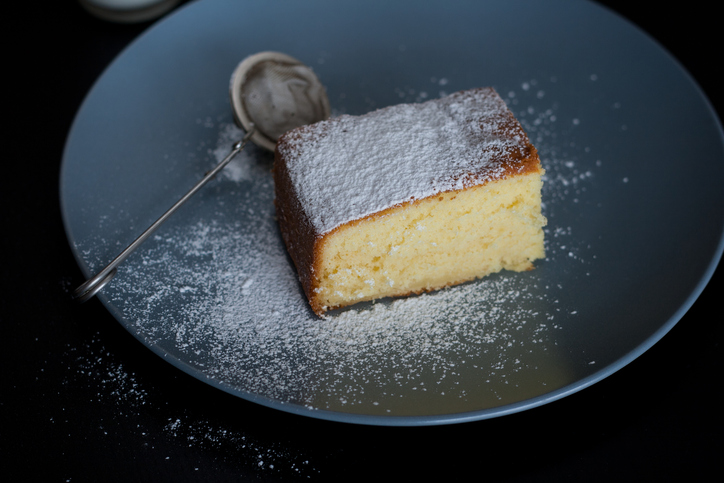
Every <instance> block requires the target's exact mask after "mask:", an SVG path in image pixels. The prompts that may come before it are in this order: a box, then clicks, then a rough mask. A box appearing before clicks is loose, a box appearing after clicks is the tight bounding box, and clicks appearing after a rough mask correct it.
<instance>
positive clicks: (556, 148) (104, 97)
mask: <svg viewBox="0 0 724 483" xmlns="http://www.w3.org/2000/svg"><path fill="white" fill-rule="evenodd" d="M263 50H277V51H281V52H285V53H288V54H290V55H292V56H294V57H297V58H299V59H300V60H302V61H303V62H306V63H307V64H309V65H311V66H312V67H313V68H314V69H315V71H316V72H317V74H318V75H319V77H320V79H321V80H322V82H323V83H324V84H325V85H326V86H327V89H328V92H329V97H330V101H331V104H332V108H333V111H334V113H335V114H340V113H350V114H361V113H364V112H367V111H369V110H371V109H374V108H377V107H383V106H387V105H390V104H395V103H399V102H416V101H422V100H425V99H431V98H434V97H438V96H440V95H443V94H445V93H450V92H453V91H457V90H461V89H466V88H472V87H479V86H493V87H495V88H496V89H497V90H498V92H499V93H500V94H501V96H502V97H503V98H505V99H506V100H507V101H508V103H509V105H510V108H511V110H513V112H514V113H515V114H516V116H518V117H519V119H520V120H521V122H522V123H523V124H524V126H525V128H526V129H527V130H528V132H529V134H530V136H531V138H532V140H533V142H534V144H536V146H537V147H538V148H539V151H540V153H541V155H542V158H543V162H544V165H545V168H546V170H547V174H546V185H545V190H544V193H543V195H544V200H545V206H544V211H545V214H546V215H547V217H548V220H549V225H548V228H547V234H546V237H547V242H546V243H547V258H546V259H545V260H542V261H540V262H539V263H538V264H537V268H536V270H534V271H532V272H528V273H524V274H513V273H502V274H498V275H495V276H492V277H489V278H487V279H485V280H482V281H479V282H475V283H469V284H465V285H463V286H460V287H456V288H452V289H449V290H444V291H441V292H437V293H434V294H428V295H423V296H420V297H412V298H408V299H400V300H396V301H387V300H385V301H382V302H378V303H376V304H366V305H363V306H360V307H355V308H353V309H352V310H347V311H344V312H340V313H336V314H333V315H332V316H331V317H330V318H328V319H326V320H319V319H316V318H315V317H314V316H313V315H312V314H311V312H310V311H309V309H308V307H307V304H306V301H305V300H304V298H303V296H302V294H301V292H300V289H299V286H298V284H297V282H296V279H295V274H294V271H293V269H292V267H291V265H290V263H289V260H288V259H287V257H286V253H285V251H284V248H283V246H282V244H281V241H280V238H279V236H278V233H277V228H276V224H275V221H274V211H273V206H272V199H273V195H272V181H271V177H270V173H269V170H270V167H271V156H270V155H269V154H268V153H266V152H263V151H262V150H260V149H255V148H251V149H249V150H248V151H247V152H245V153H243V154H242V155H241V156H240V157H239V159H238V160H235V161H234V162H233V163H232V165H231V166H229V167H228V168H227V170H226V171H225V172H224V173H223V174H222V175H220V176H219V177H218V178H217V179H216V180H214V181H213V182H212V183H211V185H209V186H207V187H206V188H205V189H204V190H203V191H202V192H201V193H199V194H198V195H197V196H196V197H195V198H194V199H193V200H192V201H191V202H190V203H189V204H188V205H186V206H184V208H183V209H182V210H181V211H180V212H179V213H177V215H176V216H175V217H174V218H173V219H172V220H170V221H169V222H168V223H167V224H166V225H164V227H163V228H162V229H161V230H160V231H159V232H158V234H157V236H155V237H154V238H153V239H151V240H149V241H148V242H147V243H146V244H145V245H144V246H143V247H142V248H141V250H140V251H139V252H137V253H136V254H134V256H132V257H131V258H130V259H129V260H127V262H126V263H125V264H124V265H122V267H121V269H120V270H119V274H118V276H117V277H116V279H114V281H113V282H112V283H111V284H110V285H109V286H108V287H106V288H105V289H104V291H103V292H102V293H101V294H100V299H101V301H102V302H103V304H104V305H105V306H106V307H107V308H108V310H109V311H110V312H111V313H112V314H113V316H114V317H115V318H117V319H118V321H119V322H120V323H121V324H122V325H123V326H124V327H125V328H126V329H128V331H130V332H131V333H132V334H134V335H135V336H136V337H137V338H138V339H139V340H140V341H141V342H142V343H143V344H145V345H146V346H147V347H149V348H150V349H151V350H153V351H154V352H156V353H157V354H159V355H161V356H162V357H164V358H165V359H166V360H168V361H169V362H171V363H172V364H174V365H175V366H177V367H178V368H180V369H181V370H184V371H186V372H188V373H189V374H192V375H193V376H195V377H197V378H199V379H201V380H203V381H205V382H207V383H209V384H211V385H212V386H215V387H218V388H220V389H222V390H224V391H228V392H230V393H232V394H235V395H238V396H239V397H242V398H245V399H249V400H253V401H257V402H259V403H261V404H264V405H267V406H271V407H274V408H278V409H281V410H285V411H290V412H294V413H299V414H304V415H309V416H314V417H319V418H325V419H332V420H339V421H347V422H355V423H367V424H382V425H424V424H439V423H447V422H461V421H467V420H476V419H484V418H489V417H494V416H499V415H503V414H507V413H512V412H516V411H521V410H524V409H527V408H530V407H534V406H538V405H541V404H544V403H547V402H549V401H553V400H555V399H558V398H561V397H563V396H565V395H567V394H570V393H572V392H575V391H578V390H580V389H582V388H585V387H586V386H588V385H590V384H592V383H594V382H596V381H598V380H600V379H602V378H604V377H606V376H608V375H609V374H611V373H613V372H614V371H616V370H618V369H620V368H621V367H623V366H624V365H626V364H627V363H628V362H630V361H631V360H633V359H634V358H636V357H637V356H639V355H640V354H641V353H643V352H644V351H645V350H646V349H647V348H649V347H650V346H651V345H653V344H654V343H655V342H656V341H657V340H659V339H660V338H661V337H662V336H663V335H664V334H665V333H666V332H667V331H668V330H670V329H671V327H672V326H673V325H674V324H675V323H676V322H677V321H678V320H679V319H680V318H681V316H682V315H683V314H684V312H685V311H686V310H687V309H688V308H689V307H690V306H691V304H692V303H693V302H694V300H695V299H696V297H697V296H698V295H699V293H700V292H701V291H702V289H703V287H704V285H705V284H706V282H707V281H708V279H709V277H710V276H711V274H712V272H713V270H714V267H715V266H716V264H717V262H718V260H719V258H720V256H721V252H722V227H723V226H724V198H723V196H724V195H723V192H722V190H721V189H720V184H719V180H720V179H722V177H723V176H724V143H723V142H722V130H721V126H720V124H719V122H718V120H717V118H716V115H715V113H714V112H713V111H712V109H711V107H710V105H709V104H708V102H707V100H706V99H705V97H704V96H703V95H702V93H701V91H700V90H699V88H698V87H697V86H696V84H695V83H694V82H693V81H692V79H691V78H690V77H689V76H688V75H687V74H686V73H685V72H684V71H683V70H682V68H681V67H680V66H679V65H678V64H677V63H676V62H675V61H674V60H672V58H671V57H670V56H669V55H668V54H667V53H666V52H664V51H663V49H661V48H660V47H659V46H658V45H657V44H656V43H654V42H653V41H652V40H651V39H649V38H648V37H647V36H646V35H644V34H643V33H642V32H641V31H639V30H638V29H637V28H635V27H633V26H632V25H630V24H629V23H627V22H626V21H624V20H622V19H621V18H619V17H617V16H616V15H614V14H612V13H611V12H609V11H607V10H605V9H603V8H601V7H600V6H598V5H596V4H593V3H589V2H586V1H548V2H533V1H512V0H501V1H488V2H477V1H455V2H452V3H451V2H420V1H398V2H387V1H375V0H367V1H365V2H351V1H338V0H334V1H332V0H329V1H325V0H315V1H306V2H238V1H222V0H208V1H201V2H197V3H192V4H189V5H188V6H186V7H185V8H182V9H180V10H179V11H177V12H176V13H174V14H173V15H171V16H170V17H168V18H167V19H165V20H163V21H162V22H160V23H158V24H157V25H155V26H154V27H153V28H151V29H150V30H148V31H147V32H146V33H145V34H144V35H142V36H141V37H140V38H139V39H138V40H137V41H135V42H134V43H133V44H132V45H131V46H130V47H129V48H128V49H127V50H126V51H125V52H123V54H121V55H120V56H119V57H118V58H117V59H116V61H115V62H114V63H113V64H112V65H111V66H110V67H109V69H108V70H107V71H106V72H105V73H104V74H103V75H102V76H101V78H100V79H99V80H98V82H97V83H96V84H95V86H94V87H93V89H92V90H91V92H90V93H89V94H88V97H87V98H86V100H85V102H84V103H83V105H82V108H81V109H80V111H79V113H78V116H77V118H76V120H75V123H74V124H73V127H72V130H71V132H70V135H69V138H68V141H67V146H66V150H65V155H64V160H63V166H62V174H61V200H62V209H63V217H64V221H65V226H66V230H67V233H68V238H69V240H70V243H71V246H72V247H73V250H74V253H75V256H76V258H77V259H78V263H79V264H80V267H81V269H82V270H83V272H84V274H86V275H88V276H89V275H91V274H92V273H93V272H95V271H96V270H98V269H99V268H101V267H102V266H104V265H105V264H106V263H107V262H108V261H110V260H111V259H112V258H113V257H114V256H115V255H116V254H117V253H118V252H119V251H120V250H121V249H122V248H123V247H125V246H126V245H127V244H128V243H129V242H130V241H132V240H133V238H135V236H137V235H138V234H139V233H140V232H141V231H142V230H143V229H144V228H145V227H146V226H147V225H148V224H149V223H150V222H152V221H153V220H155V219H156V217H158V216H159V215H160V214H161V213H162V212H163V211H164V210H165V209H166V208H168V207H169V206H170V205H171V204H172V203H173V202H174V201H175V200H176V199H177V198H178V197H179V196H180V195H181V194H183V193H184V192H185V191H186V190H187V189H188V188H189V187H190V186H191V185H192V184H193V183H194V182H195V181H196V180H197V179H199V178H200V177H201V176H202V175H203V173H204V172H205V171H206V170H208V169H209V168H210V167H212V166H213V165H215V164H216V162H217V160H218V159H220V157H222V156H223V155H225V154H226V152H227V150H228V149H229V147H230V146H231V143H232V142H233V141H234V140H236V138H238V137H239V136H240V135H241V133H240V132H239V131H238V130H237V129H236V128H235V127H234V126H233V123H232V114H231V110H230V107H229V101H228V92H227V90H228V85H229V78H230V75H231V72H232V71H233V69H234V67H235V66H236V64H237V63H238V62H239V61H240V60H241V59H242V58H244V57H246V56H247V55H250V54H252V53H255V52H259V51H263ZM340 202H344V201H343V200H340Z"/></svg>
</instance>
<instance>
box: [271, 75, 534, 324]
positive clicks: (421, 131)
mask: <svg viewBox="0 0 724 483" xmlns="http://www.w3.org/2000/svg"><path fill="white" fill-rule="evenodd" d="M542 174H543V169H542V168H541V165H540V159H539V158H538V153H537V151H536V149H535V148H534V147H533V145H532V144H531V143H530V141H529V139H528V136H527V135H526V133H525V132H524V131H523V128H522V127H521V126H520V124H519V123H518V121H517V120H516V119H515V117H514V116H513V114H512V113H511V112H510V111H509V110H508V108H507V106H506V104H505V102H504V101H503V100H502V99H501V98H500V97H499V96H498V94H497V93H496V92H495V90H493V89H492V88H481V89H473V90H468V91H463V92H458V93H455V94H452V95H450V96H448V97H445V98H442V99H436V100H432V101H428V102H425V103H421V104H401V105H397V106H392V107H387V108H384V109H380V110H377V111H374V112H371V113H369V114H366V115H363V116H347V115H344V116H340V117H337V118H333V119H330V120H327V121H322V122H319V123H316V124H312V125H310V126H303V127H300V128H297V129H294V130H292V131H289V132H287V133H286V134H284V135H283V136H282V137H281V138H280V139H279V142H278V143H277V147H276V153H275V161H274V182H275V190H276V192H275V195H276V199H275V205H276V210H277V217H278V221H279V227H280V229H281V233H282V236H283V237H284V242H285V243H286V246H287V249H288V251H289V254H290V256H291V258H292V260H293V261H294V264H295V265H296V268H297V272H298V274H299V278H300V280H301V283H302V286H303V287H304V291H305V293H306V295H307V297H308V299H309V303H310V305H311V306H312V310H314V312H315V313H316V314H318V315H320V316H321V315H323V314H324V313H325V312H326V311H327V310H330V309H333V308H339V307H344V306H348V305H351V304H354V303H357V302H361V301H364V300H372V299H376V298H380V297H389V296H393V297H394V296H402V295H408V294H413V293H420V292H424V291H429V290H435V289H438V288H441V287H445V286H448V285H454V284H458V283H461V282H465V281H468V280H473V279H475V278H477V277H483V276H485V275H488V274H490V273H494V272H498V271H500V270H502V269H507V270H513V271H522V270H530V269H532V268H533V263H532V262H533V260H536V259H539V258H542V257H543V256H544V250H543V229H542V227H543V226H544V225H545V224H546V219H545V218H544V217H543V215H542V214H541V187H542V179H541V175H542Z"/></svg>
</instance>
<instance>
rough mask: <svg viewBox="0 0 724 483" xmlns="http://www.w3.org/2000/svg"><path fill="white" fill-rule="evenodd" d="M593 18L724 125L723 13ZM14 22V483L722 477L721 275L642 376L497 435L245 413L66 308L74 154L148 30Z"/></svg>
mask: <svg viewBox="0 0 724 483" xmlns="http://www.w3.org/2000/svg"><path fill="white" fill-rule="evenodd" d="M600 3H602V4H605V5H607V6H609V7H610V8H612V9H613V10H615V11H617V12H619V13H620V14H621V15H622V16H624V17H626V18H628V19H629V20H631V21H632V22H634V23H636V24H637V25H638V26H639V27H641V28H642V29H643V30H645V31H647V32H648V33H649V34H650V35H651V36H653V37H654V38H655V39H656V40H658V41H659V42H660V43H661V44H662V45H663V46H664V47H665V48H666V49H667V50H668V51H669V52H670V53H671V54H672V55H673V56H674V57H676V58H677V59H678V60H679V61H680V62H681V63H682V65H683V66H684V67H685V68H686V69H687V70H688V71H689V72H690V73H691V74H692V76H693V77H694V78H695V79H696V80H697V81H698V82H699V84H700V86H701V87H702V89H703V90H704V92H705V93H706V94H707V95H708V96H709V99H710V100H711V102H712V103H713V105H714V106H715V108H716V109H717V110H718V112H719V113H720V114H719V115H720V117H721V113H722V112H724V101H723V96H722V94H721V90H720V84H721V82H720V78H719V76H718V70H719V64H720V63H721V61H720V57H721V55H720V51H721V47H722V41H721V37H720V34H719V29H718V27H719V25H718V22H719V21H718V19H717V17H716V16H715V15H713V12H709V13H708V14H707V12H704V11H702V9H701V7H693V8H692V9H690V10H688V9H686V7H684V8H682V6H681V5H679V6H678V8H677V9H676V10H674V9H668V8H667V9H664V8H661V6H659V8H657V9H656V10H644V9H641V7H635V6H632V5H630V4H631V3H634V2H621V1H605V2H600ZM4 19H5V25H6V27H5V28H4V29H3V30H4V32H5V33H4V35H3V36H4V38H5V41H4V52H5V59H9V60H10V64H9V68H6V69H5V70H4V71H5V74H4V75H3V77H4V78H5V80H6V81H9V86H10V88H9V89H7V88H6V90H5V92H4V95H5V99H6V102H5V103H4V106H5V109H4V110H3V112H4V113H5V117H6V122H5V125H6V127H5V128H4V133H3V154H4V156H3V157H4V159H3V164H4V166H5V173H4V176H2V197H3V210H2V220H3V223H2V224H3V235H2V253H3V257H2V260H3V263H2V294H3V295H2V302H1V307H2V308H1V310H0V321H1V322H2V324H1V326H2V329H3V330H2V334H3V336H2V346H3V347H2V349H3V350H2V368H3V376H2V391H1V392H0V455H2V461H3V466H4V470H3V473H5V474H7V473H8V471H9V474H10V478H9V479H8V480H7V481H18V480H21V481H22V480H31V479H34V478H33V477H35V479H38V478H39V480H40V481H71V482H78V481H150V480H154V481H199V480H200V481H247V480H249V481H277V480H296V479H300V480H301V479H304V480H307V479H309V480H318V479H323V480H348V479H355V478H357V477H363V478H372V477H384V478H385V479H388V478H389V477H396V478H398V479H400V480H402V481H408V480H419V479H421V478H422V477H424V476H431V477H439V478H445V479H446V480H450V479H463V478H465V479H467V478H472V479H479V480H489V481H514V482H523V481H621V480H625V481H648V480H652V481H670V480H676V481H678V480H680V479H682V477H688V481H700V480H702V479H703V475H708V474H709V472H710V471H712V470H713V471H714V472H716V471H717V470H718V469H719V465H718V459H719V458H720V457H721V454H722V445H721V432H722V429H723V427H722V418H721V412H720V410H719V407H720V403H718V402H717V401H718V400H719V390H721V388H722V369H723V367H722V351H721V345H720V344H721V339H722V323H721V322H722V316H721V310H720V307H719V297H721V296H722V286H723V285H722V270H721V268H720V269H719V270H718V271H717V272H715V274H714V276H713V279H712V280H711V282H710V284H709V285H708V287H707V288H706V289H705V290H704V292H703V294H702V295H701V297H700V298H699V300H698V301H697V302H696V303H695V304H694V306H693V307H692V308H691V309H690V310H689V311H688V313H687V314H686V315H685V316H684V317H683V318H682V320H681V321H680V322H679V323H678V324H677V325H676V326H675V327H674V328H673V330H671V332H669V333H668V334H667V335H666V336H665V337H664V338H663V339H662V340H661V341H660V342H659V343H657V344H656V345H654V346H653V347H652V348H651V349H649V350H648V351H647V352H645V353H644V354H643V355H642V356H641V357H639V358H638V359H636V360H635V361H633V362H632V363H631V364H629V365H627V366H626V367H624V368H623V369H621V370H620V371H618V372H616V373H614V374H613V375H611V376H610V377H608V378H606V379H604V380H603V381H601V382H598V383H596V384H594V385H593V386H591V387H589V388H587V389H585V390H583V391H580V392H578V393H575V394H573V395H571V396H568V397H566V398H563V399H561V400H559V401H556V402H553V403H551V404H547V405H544V406H542V407H538V408H535V409H532V410H528V411H524V412H521V413H517V414H513V415H509V416H504V417H500V418H496V419H490V420H483V421H479V422H473V423H464V424H455V425H448V426H433V427H418V428H394V427H373V426H358V425H351V424H344V423H335V422H329V421H323V420H317V419H312V418H306V417H301V416H296V415H292V414H287V413H283V412H279V411H275V410H272V409H268V408H265V407H262V406H259V405H256V404H254V403H251V402H247V401H245V400H241V399H238V398H236V397H233V396H231V395H228V394H226V393H224V392H221V391H219V390H217V389H214V388H212V387H210V386H207V385H206V384H204V383H202V382H200V381H198V380H196V379H194V378H192V377H190V376H188V375H186V374H184V373H182V372H180V371H179V370H177V369H175V368H174V367H172V366H171V365H170V364H168V363H167V362H165V361H164V360H162V359H161V358H159V357H158V356H156V355H155V354H153V353H151V351H149V350H148V349H146V348H145V347H143V346H142V345H141V344H140V343H139V342H138V341H137V340H136V339H134V338H133V337H132V336H131V335H129V334H128V333H127V332H126V331H125V330H124V329H123V328H122V327H121V326H120V324H118V323H117V322H116V321H115V319H114V318H113V317H112V316H111V315H110V314H109V313H108V312H107V311H106V310H105V308H104V307H103V306H102V305H101V304H100V302H98V301H97V300H92V301H90V302H88V303H86V304H83V305H78V304H75V303H73V302H72V301H71V300H70V292H71V290H72V288H74V287H75V286H77V285H78V284H79V283H80V282H81V281H82V275H81V272H80V270H79V269H78V267H77V265H76V263H75V260H74V259H73V256H72V254H71V251H70V249H69V247H68V243H67V241H66V238H65V233H64V230H63V225H62V221H61V216H60V208H59V196H58V177H59V169H60V163H61V156H62V150H63V146H64V143H65V138H66V136H67V134H68V131H69V129H70V125H71V122H72V120H73V117H74V115H75V113H76V111H77V110H78V108H79V106H80V104H81V102H82V100H83V98H84V96H85V95H86V93H87V92H88V90H89V88H90V87H91V86H92V84H93V82H94V81H95V80H96V79H97V77H98V76H99V75H100V74H101V72H102V71H103V70H104V69H105V68H106V67H107V66H108V65H109V63H110V62H111V61H112V60H113V59H114V57H115V56H116V55H117V54H118V53H119V52H120V51H121V50H122V49H123V48H125V47H126V46H127V45H128V44H129V43H130V42H131V41H132V40H133V39H134V38H135V37H137V36H138V35H139V34H141V33H142V32H143V31H144V30H146V29H147V28H149V26H150V25H152V22H145V23H141V24H115V23H110V22H107V21H104V20H100V19H98V18H96V17H93V16H92V15H90V14H88V13H87V12H86V11H85V10H84V9H83V8H82V7H80V6H79V4H78V3H77V2H72V1H71V2H45V4H44V5H43V6H42V8H41V7H40V6H39V5H38V4H37V3H36V2H25V6H24V7H22V10H21V11H17V12H14V13H12V14H5V15H4ZM14 23H17V24H18V26H17V27H16V28H14V26H13V24H14ZM11 32H12V33H11ZM6 85H8V83H7V82H6ZM8 125H9V126H10V130H8V128H7V126H8ZM8 168H9V171H8ZM662 263H664V264H665V263H666V261H665V260H662Z"/></svg>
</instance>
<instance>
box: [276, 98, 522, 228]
mask: <svg viewBox="0 0 724 483" xmlns="http://www.w3.org/2000/svg"><path fill="white" fill-rule="evenodd" d="M506 114H507V107H506V105H505V103H504V102H503V100H502V99H500V97H498V95H497V94H496V93H495V91H493V90H492V89H477V90H470V91H465V92H459V93H455V94H453V95H451V96H448V97H445V98H443V99H437V100H431V101H427V102H424V103H416V104H400V105H396V106H391V107H388V108H384V109H380V110H377V111H374V112H372V113H369V114H367V115H364V116H355V117H353V116H347V115H343V116H340V117H338V118H335V119H333V120H330V121H324V122H321V123H318V124H315V125H314V126H312V127H305V128H302V129H300V130H297V131H294V132H292V133H289V134H287V135H286V136H285V137H284V142H281V143H280V144H279V151H280V152H281V153H282V155H283V156H284V158H285V160H286V163H287V168H288V170H289V175H290V177H291V179H292V183H293V185H294V187H295V189H296V190H297V195H298V197H299V198H300V200H301V201H302V206H304V207H305V209H306V210H307V216H308V217H309V219H310V221H311V223H312V224H313V226H314V227H315V229H316V230H317V232H318V233H326V232H328V231H330V230H332V229H334V228H336V227H337V226H339V225H341V224H343V223H346V222H348V221H351V220H355V219H359V218H362V217H364V216H366V215H369V214H371V213H375V212H378V211H382V210H384V209H387V208H389V207H391V206H395V205H397V204H400V203H403V202H406V201H410V200H414V199H422V198H426V197H428V196H432V195H435V194H437V193H440V192H444V191H452V190H457V189H463V188H466V187H468V186H471V185H475V184H481V183H484V182H486V181H488V180H491V179H496V178H498V177H500V176H501V175H502V174H503V172H504V169H503V167H502V166H501V165H500V164H499V163H496V162H495V161H497V160H499V159H501V158H503V159H505V158H506V157H507V155H508V154H507V153H510V155H513V154H517V153H520V152H521V151H523V150H525V148H526V146H527V144H526V143H527V139H526V138H525V134H524V133H523V132H521V131H519V130H518V131H517V132H515V131H514V129H511V126H510V121H509V120H508V119H507V118H506ZM300 160H303V162H300ZM470 173H474V175H473V176H472V177H471V176H470ZM339 200H345V202H344V203H340V202H339Z"/></svg>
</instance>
